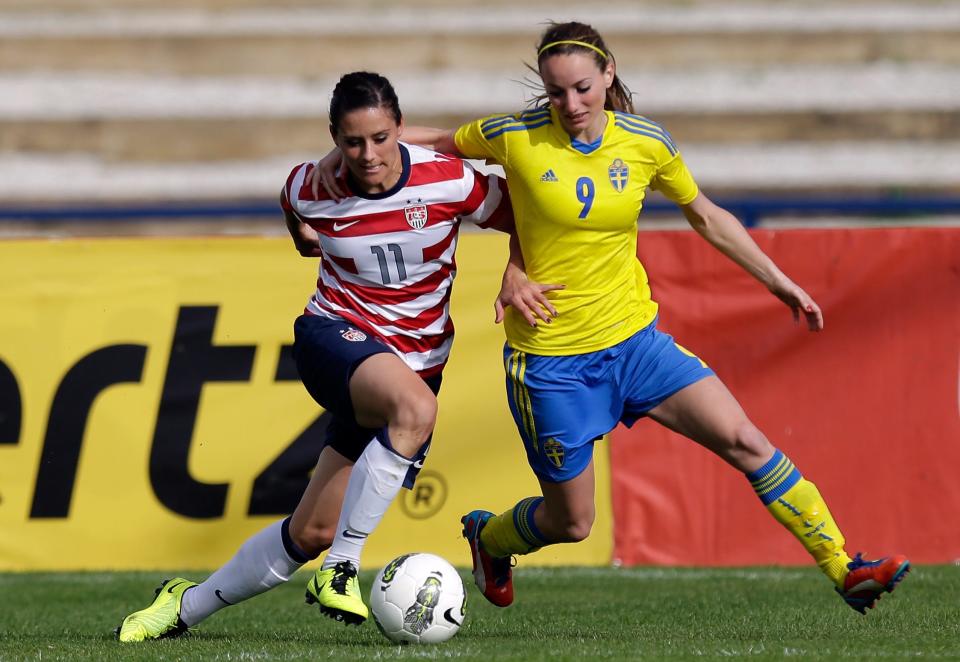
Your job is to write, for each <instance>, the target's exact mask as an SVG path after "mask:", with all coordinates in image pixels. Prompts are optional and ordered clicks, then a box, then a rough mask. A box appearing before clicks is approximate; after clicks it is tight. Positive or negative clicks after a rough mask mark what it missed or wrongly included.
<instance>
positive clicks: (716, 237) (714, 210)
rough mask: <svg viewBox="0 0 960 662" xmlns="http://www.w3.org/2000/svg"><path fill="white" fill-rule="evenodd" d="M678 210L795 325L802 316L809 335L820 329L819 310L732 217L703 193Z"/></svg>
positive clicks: (820, 315) (821, 326)
mask: <svg viewBox="0 0 960 662" xmlns="http://www.w3.org/2000/svg"><path fill="white" fill-rule="evenodd" d="M681 209H682V210H683V215H684V216H685V217H686V218H687V222H689V223H690V225H691V227H693V229H694V230H696V231H697V233H698V234H699V235H700V236H701V237H703V238H704V239H706V240H707V241H708V242H710V244H712V245H713V246H714V247H715V248H716V249H717V250H719V251H720V252H721V253H723V254H724V255H726V256H727V257H729V258H730V259H731V260H733V261H734V262H736V263H737V264H739V265H740V266H741V267H743V269H744V270H745V271H747V273H749V274H750V275H751V276H753V277H754V278H756V279H757V280H759V281H760V282H761V283H763V284H764V286H766V288H767V289H768V290H770V292H772V293H773V294H774V296H776V297H777V298H778V299H780V300H781V301H783V302H784V303H785V304H787V305H788V306H789V307H790V309H791V310H792V311H793V318H794V320H795V321H797V322H799V320H800V315H801V314H803V316H804V318H805V319H806V321H807V327H808V328H809V329H810V330H811V331H820V330H821V329H823V313H822V312H821V311H820V306H818V305H817V303H816V302H815V301H814V300H813V299H812V298H811V297H810V295H809V294H807V293H806V292H804V291H803V289H802V288H801V287H800V286H799V285H797V284H796V283H794V282H793V281H792V280H790V279H789V278H788V277H787V275H786V274H784V273H783V272H782V271H780V269H779V268H778V267H777V265H776V264H774V262H773V260H771V259H770V258H769V257H768V256H767V254H766V253H764V252H763V251H762V250H760V247H759V246H757V244H756V242H755V241H754V240H753V238H752V237H751V236H750V234H749V233H748V232H747V231H746V229H745V228H744V227H743V225H741V224H740V221H738V220H737V219H736V217H735V216H734V215H733V214H731V213H730V212H728V211H727V210H726V209H723V208H722V207H719V206H717V205H716V204H714V203H713V202H712V201H711V200H710V199H709V198H708V197H707V196H705V195H704V194H703V193H700V194H698V195H697V197H696V198H695V199H694V200H693V202H691V203H689V204H686V205H681Z"/></svg>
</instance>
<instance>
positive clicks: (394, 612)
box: [370, 554, 467, 644]
mask: <svg viewBox="0 0 960 662" xmlns="http://www.w3.org/2000/svg"><path fill="white" fill-rule="evenodd" d="M466 609H467V594H466V591H464V588H463V582H462V581H461V580H460V575H459V574H457V571H456V570H455V569H454V567H453V566H452V565H450V564H449V563H447V562H446V561H445V560H444V559H442V558H440V557H439V556H435V555H433V554H404V555H403V556H398V557H397V558H395V559H394V560H392V561H390V563H388V564H387V565H385V566H384V567H383V569H382V570H381V571H380V572H379V573H378V574H377V578H376V579H375V580H373V587H372V588H371V589H370V610H371V611H372V612H373V620H374V621H375V622H376V624H377V627H379V628H380V631H381V632H383V634H384V635H386V637H387V639H389V640H390V641H396V642H398V643H413V644H438V643H440V642H442V641H446V640H447V639H449V638H450V637H452V636H453V635H455V634H456V633H457V630H459V629H460V625H461V624H462V623H463V617H464V614H465V613H466Z"/></svg>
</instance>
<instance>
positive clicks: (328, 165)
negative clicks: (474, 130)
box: [307, 126, 462, 202]
mask: <svg viewBox="0 0 960 662" xmlns="http://www.w3.org/2000/svg"><path fill="white" fill-rule="evenodd" d="M453 134H454V131H453V130H452V129H434V128H431V127H427V126H405V127H404V128H403V131H402V132H401V135H400V137H401V138H402V139H403V140H404V141H405V142H408V143H413V144H414V145H420V146H421V147H428V148H430V149H432V150H434V151H435V152H442V153H444V154H452V155H454V156H462V154H460V151H459V150H458V149H457V143H456V142H455V141H454V139H453ZM342 162H343V157H342V155H341V154H340V148H339V147H334V148H333V149H331V150H330V151H329V152H327V154H326V156H324V157H323V158H322V159H320V160H319V161H318V162H317V167H316V168H314V169H313V171H312V172H311V173H310V174H309V175H308V176H307V183H308V184H310V190H312V191H313V196H314V197H317V195H318V194H319V193H320V187H321V186H322V187H323V188H324V189H326V191H327V193H328V194H329V195H330V197H331V198H333V199H334V200H335V201H337V202H340V201H341V200H342V199H343V198H344V197H346V195H347V193H346V191H344V190H343V189H342V188H340V185H339V184H338V183H337V171H338V170H340V165H341V163H342Z"/></svg>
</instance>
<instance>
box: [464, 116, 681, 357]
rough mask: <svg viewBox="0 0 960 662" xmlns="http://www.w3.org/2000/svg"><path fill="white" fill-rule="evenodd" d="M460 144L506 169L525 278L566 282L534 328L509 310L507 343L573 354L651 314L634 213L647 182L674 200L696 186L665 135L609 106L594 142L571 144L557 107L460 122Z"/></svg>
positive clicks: (618, 336)
mask: <svg viewBox="0 0 960 662" xmlns="http://www.w3.org/2000/svg"><path fill="white" fill-rule="evenodd" d="M456 143H457V148H458V149H459V150H460V152H461V153H463V154H464V155H465V156H467V157H469V158H476V159H489V160H491V161H493V162H496V163H499V164H500V165H502V166H503V168H504V170H505V171H506V173H507V182H508V184H509V188H510V198H511V200H512V202H513V213H514V218H515V221H516V227H517V235H518V237H519V239H520V246H521V249H522V250H523V258H524V261H525V263H526V269H527V274H528V276H529V277H530V278H531V279H532V280H535V281H537V282H540V283H562V284H564V285H566V289H564V290H558V291H556V292H551V293H549V295H548V296H549V298H550V300H551V302H552V303H553V304H554V306H556V308H557V311H558V312H559V313H560V316H559V317H558V318H557V319H555V320H554V321H553V323H551V324H543V323H541V324H539V325H538V326H537V328H532V327H530V326H529V325H528V324H527V323H526V322H525V321H524V319H523V317H522V316H521V315H519V314H517V312H516V311H515V310H513V309H512V308H509V309H508V311H507V317H506V320H505V326H506V333H507V341H508V342H509V343H510V346H511V347H513V348H514V349H519V350H521V351H524V352H531V353H533V354H546V355H555V356H556V355H569V354H582V353H585V352H592V351H596V350H599V349H604V348H606V347H611V346H613V345H615V344H617V343H618V342H620V341H622V340H625V339H626V338H628V337H630V336H631V335H633V334H634V333H636V332H637V331H638V330H640V329H642V328H643V327H644V326H646V325H647V324H649V323H650V322H651V321H652V320H653V318H654V317H655V316H656V314H657V304H656V302H655V301H653V300H652V299H651V298H650V286H649V284H648V283H647V274H646V272H645V271H644V269H643V265H642V264H640V261H639V260H638V259H637V216H638V215H639V213H640V209H641V207H642V206H643V198H644V195H645V193H646V189H647V186H650V187H652V188H654V189H656V190H659V191H661V192H662V193H663V194H664V195H666V196H667V197H668V198H670V199H671V200H673V201H674V202H676V203H677V204H687V203H689V202H692V201H693V199H694V198H696V197H697V193H698V190H697V185H696V183H695V182H694V181H693V177H692V176H691V175H690V172H689V171H688V170H687V167H686V166H685V165H684V163H683V159H681V158H680V153H679V151H677V147H676V145H675V144H674V143H673V140H672V139H671V138H670V135H669V134H668V133H667V132H666V131H664V130H663V129H662V128H661V127H660V126H659V125H658V124H656V123H654V122H651V121H650V120H648V119H645V118H643V117H640V116H638V115H630V114H627V113H621V112H612V111H607V126H606V129H605V130H604V132H603V136H602V138H601V141H600V144H599V146H589V147H588V146H583V148H584V149H585V150H588V149H590V148H592V151H589V153H584V152H583V151H580V150H579V149H577V147H576V146H574V145H573V144H572V141H571V139H570V136H569V135H568V134H567V133H566V131H564V130H563V127H562V126H561V125H560V123H559V121H558V119H557V117H556V114H555V111H553V110H552V109H549V108H546V107H544V108H538V109H535V110H529V111H525V112H522V113H519V114H517V115H494V116H491V117H487V118H483V119H480V120H477V121H475V122H471V123H469V124H465V125H463V126H461V127H460V129H459V130H458V131H457V133H456Z"/></svg>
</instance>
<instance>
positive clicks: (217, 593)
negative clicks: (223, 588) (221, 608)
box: [214, 589, 233, 605]
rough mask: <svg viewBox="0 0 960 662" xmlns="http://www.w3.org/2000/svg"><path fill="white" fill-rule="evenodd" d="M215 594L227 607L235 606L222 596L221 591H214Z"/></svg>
mask: <svg viewBox="0 0 960 662" xmlns="http://www.w3.org/2000/svg"><path fill="white" fill-rule="evenodd" d="M214 594H215V595H216V596H217V597H218V598H220V602H222V603H223V604H225V605H232V604H233V603H232V602H230V601H229V600H226V599H225V598H224V597H223V596H222V595H220V589H217V590H216V591H214Z"/></svg>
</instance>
